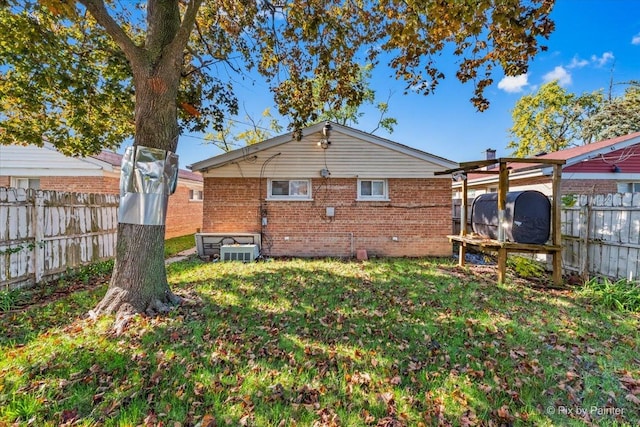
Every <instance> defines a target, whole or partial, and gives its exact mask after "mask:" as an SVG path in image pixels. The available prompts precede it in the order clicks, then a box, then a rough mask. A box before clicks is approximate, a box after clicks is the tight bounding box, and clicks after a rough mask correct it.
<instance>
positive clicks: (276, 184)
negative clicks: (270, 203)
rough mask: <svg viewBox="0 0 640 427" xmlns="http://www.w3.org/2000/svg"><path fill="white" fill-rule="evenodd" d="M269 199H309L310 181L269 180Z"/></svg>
mask: <svg viewBox="0 0 640 427" xmlns="http://www.w3.org/2000/svg"><path fill="white" fill-rule="evenodd" d="M269 199H283V200H284V199H286V200H310V199H311V181H310V180H308V179H271V180H269Z"/></svg>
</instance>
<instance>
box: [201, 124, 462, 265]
mask: <svg viewBox="0 0 640 427" xmlns="http://www.w3.org/2000/svg"><path fill="white" fill-rule="evenodd" d="M327 130H328V132H327ZM455 166H457V163H454V162H452V161H450V160H446V159H444V158H441V157H438V156H435V155H432V154H429V153H425V152H423V151H420V150H416V149H414V148H411V147H408V146H406V145H402V144H398V143H396V142H393V141H390V140H387V139H383V138H380V137H377V136H374V135H371V134H368V133H364V132H361V131H358V130H355V129H352V128H349V127H346V126H341V125H338V124H334V123H330V124H329V123H327V124H325V123H319V124H316V125H313V126H310V127H308V128H306V129H303V131H302V136H301V139H300V140H297V139H295V138H293V137H292V135H291V134H286V135H282V136H279V137H275V138H272V139H269V140H266V141H263V142H260V143H258V144H255V145H250V146H247V147H244V148H241V149H237V150H234V151H231V152H228V153H224V154H221V155H219V156H216V157H212V158H210V159H207V160H203V161H200V162H197V163H195V164H193V165H192V166H191V169H192V170H194V171H199V172H202V174H203V176H204V221H203V224H202V231H203V233H216V234H226V235H233V234H234V233H235V234H239V235H241V234H246V233H254V234H258V235H260V237H261V242H262V247H261V252H262V254H264V255H266V256H303V257H313V256H337V257H351V256H354V255H356V254H357V252H358V251H360V254H363V253H364V251H366V253H367V254H368V256H411V257H415V256H441V255H442V256H444V255H447V256H448V255H450V254H451V244H450V243H449V241H448V239H447V237H446V236H447V234H450V232H451V193H450V191H451V184H450V182H451V177H450V176H434V172H436V171H441V170H444V169H449V168H453V167H455Z"/></svg>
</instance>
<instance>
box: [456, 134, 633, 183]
mask: <svg viewBox="0 0 640 427" xmlns="http://www.w3.org/2000/svg"><path fill="white" fill-rule="evenodd" d="M635 138H640V132H634V133H630V134H628V135H623V136H618V137H616V138H611V139H605V140H603V141H597V142H593V143H591V144H585V145H580V146H578V147H571V148H566V149H564V150H558V151H554V152H552V153H546V154H541V155H539V156H535V158H540V159H554V160H566V161H567V164H566V165H565V166H564V167H563V170H567V171H572V172H611V169H612V166H613V164H616V165H617V166H619V167H621V168H622V167H623V166H627V168H626V169H629V170H628V171H629V172H640V170H636V169H638V168H637V167H636V165H637V164H640V159H638V160H636V159H635V156H636V154H637V153H639V152H640V141H638V142H639V143H638V144H637V145H636V146H635V148H633V149H624V148H616V147H614V146H615V145H616V144H620V143H623V142H626V141H629V140H632V139H635ZM607 147H612V148H611V151H605V152H604V153H603V152H602V150H603V149H605V148H607ZM599 151H600V152H599ZM623 152H624V153H623ZM591 153H593V157H592V158H590V157H589V154H591ZM629 155H631V157H630V156H629ZM617 159H619V160H620V161H616V160H617ZM572 160H574V162H572ZM578 160H583V161H582V162H577V163H576V161H578ZM586 160H588V161H586ZM625 161H626V162H627V163H626V164H623V162H625ZM587 163H589V165H587ZM630 165H633V166H632V168H630V167H629V166H630ZM509 168H510V169H511V170H512V171H518V170H523V169H537V168H540V166H539V165H536V164H535V163H518V162H512V163H509ZM481 178H487V175H484V174H474V173H473V172H470V173H469V176H468V179H469V181H473V180H477V179H481Z"/></svg>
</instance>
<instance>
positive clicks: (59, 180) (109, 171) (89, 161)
mask: <svg viewBox="0 0 640 427" xmlns="http://www.w3.org/2000/svg"><path fill="white" fill-rule="evenodd" d="M121 162H122V155H120V154H117V153H114V152H110V151H103V152H101V153H100V154H98V155H96V156H90V157H67V156H65V155H63V154H62V153H60V152H58V151H57V150H56V149H55V148H54V147H53V146H52V145H50V144H45V145H44V146H43V147H37V146H34V145H26V146H17V145H9V146H4V145H0V187H19V188H34V189H40V190H54V191H68V192H77V193H103V194H104V193H106V194H119V192H120V165H121ZM202 190H203V182H202V175H200V174H198V173H194V172H191V171H187V170H183V169H181V170H180V171H179V175H178V186H177V189H176V192H175V193H174V194H173V195H171V196H170V197H169V206H168V209H167V218H166V232H165V237H166V238H171V237H177V236H184V235H187V234H192V233H195V232H196V231H198V229H199V228H200V226H201V225H202V194H203V193H202Z"/></svg>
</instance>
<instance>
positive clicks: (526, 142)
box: [507, 81, 602, 157]
mask: <svg viewBox="0 0 640 427" xmlns="http://www.w3.org/2000/svg"><path fill="white" fill-rule="evenodd" d="M601 102H602V94H601V93H600V92H593V93H587V94H583V95H579V96H578V95H575V94H573V93H570V92H567V91H566V90H565V89H564V88H563V87H561V86H560V84H559V83H558V82H557V81H552V82H549V83H546V84H544V85H542V86H541V87H540V89H538V91H537V92H536V93H534V94H531V95H525V96H523V97H522V98H520V99H519V100H518V101H517V102H516V105H515V107H514V109H513V111H512V113H511V114H512V117H513V126H512V127H511V129H510V130H509V133H510V135H511V137H512V138H513V139H512V140H511V141H510V142H509V144H508V145H507V148H512V149H513V150H514V151H513V155H514V156H518V157H528V156H532V155H536V154H539V153H542V152H551V151H558V150H562V149H563V148H567V147H569V146H570V145H571V144H578V143H580V139H581V136H582V121H583V120H584V119H585V118H586V117H589V116H590V115H591V114H593V113H594V112H595V111H596V110H597V108H598V106H599V105H600V103H601Z"/></svg>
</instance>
